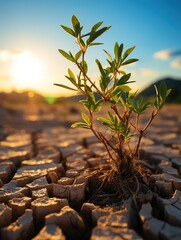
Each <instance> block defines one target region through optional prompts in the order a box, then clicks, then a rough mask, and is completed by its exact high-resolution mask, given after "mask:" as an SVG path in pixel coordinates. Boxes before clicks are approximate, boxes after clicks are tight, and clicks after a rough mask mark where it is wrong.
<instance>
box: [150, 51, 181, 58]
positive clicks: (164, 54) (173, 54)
mask: <svg viewBox="0 0 181 240" xmlns="http://www.w3.org/2000/svg"><path fill="white" fill-rule="evenodd" d="M153 56H154V57H155V58H158V59H161V60H167V59H169V58H171V57H176V56H181V50H175V51H173V50H169V49H165V50H161V51H159V52H155V53H154V54H153Z"/></svg>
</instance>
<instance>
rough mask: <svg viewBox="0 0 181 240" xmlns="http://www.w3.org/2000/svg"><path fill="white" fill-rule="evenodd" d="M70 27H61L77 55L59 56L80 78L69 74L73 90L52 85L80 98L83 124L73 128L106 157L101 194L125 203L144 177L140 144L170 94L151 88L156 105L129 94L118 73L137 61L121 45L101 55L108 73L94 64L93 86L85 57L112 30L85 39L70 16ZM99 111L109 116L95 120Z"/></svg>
mask: <svg viewBox="0 0 181 240" xmlns="http://www.w3.org/2000/svg"><path fill="white" fill-rule="evenodd" d="M71 23H72V27H67V26H63V25H61V27H62V28H63V29H64V30H65V31H66V32H67V33H68V34H70V35H71V36H72V37H73V38H75V40H76V44H77V45H78V47H79V51H78V52H76V53H75V54H73V53H72V52H70V51H69V52H66V51H64V50H62V49H59V52H60V53H61V54H62V55H63V56H64V57H65V58H66V59H67V60H69V61H70V62H72V63H74V64H75V65H76V66H77V69H78V74H74V73H73V71H72V70H71V69H68V74H67V76H65V77H66V78H67V79H68V80H69V81H70V82H71V84H72V87H69V86H67V85H63V84H55V85H57V86H60V87H63V88H66V89H69V90H72V91H76V92H77V93H79V94H82V95H83V96H84V98H83V99H82V100H81V101H80V102H81V103H82V104H83V106H84V107H85V110H86V112H84V113H82V121H81V122H76V123H74V124H73V125H72V127H73V128H76V127H81V128H85V129H89V130H90V131H92V132H93V134H94V135H95V136H96V137H97V139H98V140H99V141H100V142H102V143H103V145H104V146H105V149H106V151H107V153H108V158H109V163H110V164H109V167H110V168H109V169H108V170H106V171H100V172H99V173H98V172H97V171H96V176H97V179H98V181H99V182H100V188H103V186H110V188H109V189H111V192H113V195H114V196H116V197H117V198H122V197H123V198H125V197H128V196H129V195H130V193H134V192H138V190H139V182H140V181H141V179H142V178H141V176H142V173H141V170H140V166H139V165H138V161H137V160H138V159H139V148H140V144H141V140H142V137H143V135H144V134H145V132H146V131H147V129H148V127H149V126H150V124H151V122H152V121H153V119H154V118H155V117H156V115H157V114H158V113H159V111H160V110H161V108H162V107H163V105H164V103H165V100H166V98H167V96H168V95H169V93H170V91H171V89H167V86H166V84H165V83H164V82H162V83H161V84H160V86H159V88H157V87H156V86H155V90H156V100H155V102H154V103H150V102H147V101H146V100H145V99H143V98H142V97H140V96H138V94H137V93H133V92H132V90H131V88H130V86H129V84H130V83H132V82H133V81H131V80H130V78H131V73H126V72H125V71H123V70H122V67H123V66H126V65H128V64H131V63H133V62H136V61H138V59H136V58H128V57H129V56H130V54H131V53H132V52H133V50H134V49H135V46H133V47H130V48H128V49H127V50H124V45H123V44H122V43H121V44H118V43H117V42H116V43H115V45H114V49H113V56H112V55H111V54H110V53H108V52H107V51H106V50H104V52H105V54H106V56H107V63H108V66H107V67H103V65H102V64H101V62H100V61H99V60H98V59H96V60H95V62H96V64H97V67H98V70H99V73H100V77H99V81H98V82H97V81H96V82H95V81H94V80H92V79H91V78H90V76H89V72H88V64H87V62H86V53H87V50H88V49H89V48H90V47H93V46H95V45H101V44H102V43H100V42H96V40H97V39H98V37H100V36H101V35H102V34H103V33H104V32H106V31H107V30H108V29H109V28H110V26H108V27H102V28H101V25H102V24H103V22H98V23H96V24H95V25H93V26H92V28H91V29H90V31H89V32H88V33H83V26H82V25H81V24H80V22H79V20H78V18H77V17H76V16H72V19H71ZM103 105H105V107H106V109H107V116H106V117H102V116H101V117H97V113H98V112H100V111H101V110H102V107H103ZM150 107H151V109H152V110H151V116H150V118H149V120H148V122H147V123H146V124H145V126H141V124H140V117H141V115H142V114H144V113H145V111H146V110H147V109H148V108H150ZM99 115H100V114H99ZM97 122H99V124H101V125H103V126H104V127H105V128H106V129H107V132H109V135H108V136H107V135H106V134H105V128H100V127H99V129H97V127H96V126H97ZM100 129H104V130H102V131H101V130H100ZM133 136H134V139H136V141H135V144H134V146H133V144H130V140H131V139H132V137H133Z"/></svg>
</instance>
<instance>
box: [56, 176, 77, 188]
mask: <svg viewBox="0 0 181 240" xmlns="http://www.w3.org/2000/svg"><path fill="white" fill-rule="evenodd" d="M73 182H74V178H69V177H62V178H60V180H58V182H57V184H59V185H63V186H66V185H71V184H72V183H73Z"/></svg>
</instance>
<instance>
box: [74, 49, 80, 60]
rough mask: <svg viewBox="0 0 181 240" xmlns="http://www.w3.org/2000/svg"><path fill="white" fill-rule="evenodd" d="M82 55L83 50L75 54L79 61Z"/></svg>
mask: <svg viewBox="0 0 181 240" xmlns="http://www.w3.org/2000/svg"><path fill="white" fill-rule="evenodd" d="M81 55H82V51H81V50H80V51H79V52H77V53H76V54H75V57H74V58H75V60H76V61H77V60H78V59H79V58H80V56H81Z"/></svg>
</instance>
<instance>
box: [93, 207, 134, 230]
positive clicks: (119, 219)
mask: <svg viewBox="0 0 181 240" xmlns="http://www.w3.org/2000/svg"><path fill="white" fill-rule="evenodd" d="M97 225H98V226H107V227H108V226H109V227H116V228H128V227H129V219H128V214H127V210H126V209H124V210H122V211H118V212H111V213H110V214H109V215H108V216H104V217H101V218H99V219H98V222H97Z"/></svg>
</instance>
